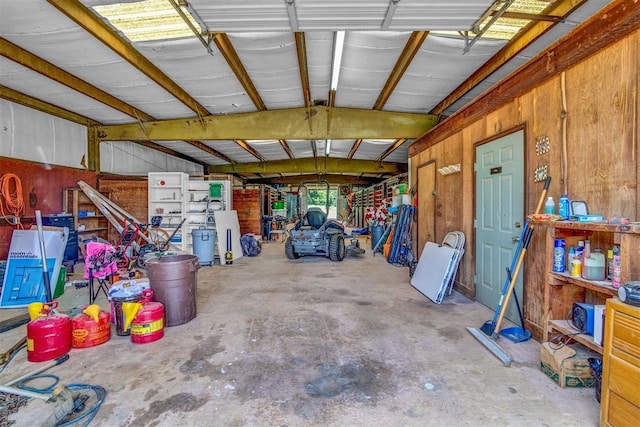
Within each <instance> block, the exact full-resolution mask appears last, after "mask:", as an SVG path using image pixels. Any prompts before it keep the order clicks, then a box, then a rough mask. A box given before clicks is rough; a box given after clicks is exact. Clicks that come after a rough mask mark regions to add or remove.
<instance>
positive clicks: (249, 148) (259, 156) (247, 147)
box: [233, 139, 267, 162]
mask: <svg viewBox="0 0 640 427" xmlns="http://www.w3.org/2000/svg"><path fill="white" fill-rule="evenodd" d="M233 142H235V143H236V144H238V145H239V146H240V147H241V148H242V149H243V150H245V151H246V152H247V153H249V154H251V155H252V156H253V157H255V158H256V159H258V160H260V161H261V162H266V161H267V159H266V158H265V157H263V156H262V154H260V153H258V152H257V151H256V150H255V149H254V148H253V147H252V146H250V145H249V144H247V142H246V141H243V140H241V139H234V140H233Z"/></svg>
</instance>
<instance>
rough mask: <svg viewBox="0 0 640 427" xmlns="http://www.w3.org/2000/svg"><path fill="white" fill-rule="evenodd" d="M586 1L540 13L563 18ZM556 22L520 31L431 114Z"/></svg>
mask: <svg viewBox="0 0 640 427" xmlns="http://www.w3.org/2000/svg"><path fill="white" fill-rule="evenodd" d="M586 1H587V0H558V1H557V2H555V3H553V4H552V5H551V6H549V7H548V8H546V9H545V10H544V11H542V14H543V15H555V16H561V17H565V16H567V15H569V14H570V13H571V12H573V11H574V10H575V9H577V8H578V7H580V6H582V4H583V3H585V2H586ZM554 25H556V22H548V21H536V22H531V23H530V24H529V25H527V26H526V27H524V28H523V29H522V30H520V31H519V32H518V33H517V34H516V35H515V36H513V38H512V39H511V40H509V42H508V43H507V44H506V45H505V46H504V47H503V48H502V49H500V50H499V51H498V53H496V54H495V55H493V57H491V59H489V60H488V61H487V62H485V63H484V64H483V65H482V66H481V67H480V68H478V69H477V70H476V71H475V72H474V73H473V74H472V75H471V76H470V77H469V78H468V79H467V80H465V81H464V82H463V83H462V84H461V85H460V86H458V87H457V88H456V89H455V90H454V91H453V92H451V93H450V94H449V95H448V96H447V97H446V98H445V99H443V100H442V102H440V103H439V104H438V105H436V106H435V107H434V108H433V110H431V111H430V113H431V114H435V115H440V114H442V113H443V112H444V111H445V110H446V109H447V108H449V107H450V106H451V105H453V104H454V103H455V102H456V101H457V100H459V99H460V98H462V97H463V96H464V95H465V94H466V93H467V92H469V91H470V90H471V89H473V88H474V87H476V86H477V85H478V84H480V83H481V82H482V81H483V80H484V79H486V78H487V77H488V76H489V75H490V74H491V73H493V72H494V71H496V70H497V69H498V68H500V67H502V66H503V65H504V64H506V63H507V62H509V61H510V60H511V59H512V58H513V57H515V56H516V55H518V54H519V53H520V52H522V51H523V50H524V49H525V48H526V47H527V46H529V45H530V44H531V43H533V42H534V41H536V40H537V39H538V38H539V37H541V36H542V35H543V34H544V33H546V32H547V31H548V30H549V29H551V28H552V27H553V26H554Z"/></svg>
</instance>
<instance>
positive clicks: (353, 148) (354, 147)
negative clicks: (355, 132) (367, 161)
mask: <svg viewBox="0 0 640 427" xmlns="http://www.w3.org/2000/svg"><path fill="white" fill-rule="evenodd" d="M360 144H362V138H358V139H356V140H355V142H354V143H353V145H352V146H351V150H349V155H348V156H347V158H349V159H353V156H354V155H355V154H356V151H358V148H360Z"/></svg>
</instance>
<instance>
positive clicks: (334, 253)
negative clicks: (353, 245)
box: [329, 234, 345, 261]
mask: <svg viewBox="0 0 640 427" xmlns="http://www.w3.org/2000/svg"><path fill="white" fill-rule="evenodd" d="M344 253H345V248H344V237H343V236H342V235H340V234H333V235H332V236H331V239H330V240H329V259H330V260H331V261H342V260H343V259H344Z"/></svg>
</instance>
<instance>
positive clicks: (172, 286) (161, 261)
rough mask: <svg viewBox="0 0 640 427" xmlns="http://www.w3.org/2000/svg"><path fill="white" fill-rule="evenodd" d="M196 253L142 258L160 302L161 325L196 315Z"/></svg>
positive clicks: (189, 318)
mask: <svg viewBox="0 0 640 427" xmlns="http://www.w3.org/2000/svg"><path fill="white" fill-rule="evenodd" d="M199 268H200V264H199V263H198V256H197V255H169V256H161V257H158V258H152V259H150V260H148V261H147V262H146V269H147V274H148V275H149V286H150V287H151V289H152V290H153V293H154V297H155V300H156V301H158V302H161V303H162V304H163V305H164V320H165V326H177V325H182V324H183V323H187V322H188V321H190V320H192V319H194V318H195V317H196V284H197V279H198V269H199Z"/></svg>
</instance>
